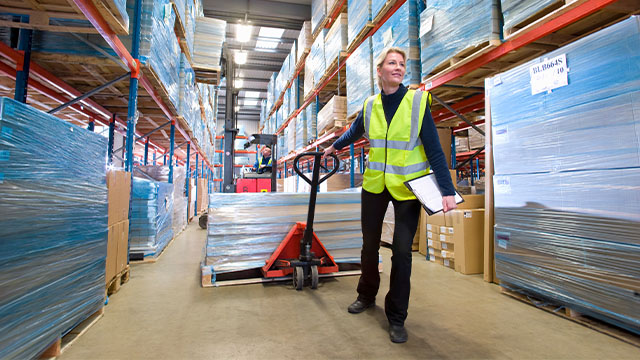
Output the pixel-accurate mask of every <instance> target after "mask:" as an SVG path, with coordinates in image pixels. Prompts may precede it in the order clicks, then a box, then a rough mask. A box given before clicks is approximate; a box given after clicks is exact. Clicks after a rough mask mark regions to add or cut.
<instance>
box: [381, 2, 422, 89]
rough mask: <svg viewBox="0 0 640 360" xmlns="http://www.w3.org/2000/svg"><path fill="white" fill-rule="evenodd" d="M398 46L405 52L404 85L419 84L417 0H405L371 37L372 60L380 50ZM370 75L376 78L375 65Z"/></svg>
mask: <svg viewBox="0 0 640 360" xmlns="http://www.w3.org/2000/svg"><path fill="white" fill-rule="evenodd" d="M391 46H394V47H398V48H401V49H402V50H404V52H405V53H406V54H407V62H406V69H407V72H406V74H405V76H404V81H403V82H402V83H403V84H404V85H406V86H408V85H417V84H420V43H419V41H418V0H407V2H405V3H404V4H403V5H402V6H401V7H400V8H399V9H398V10H396V12H395V13H394V14H393V15H392V16H391V17H390V18H389V20H387V21H386V22H385V23H384V24H383V25H382V26H380V28H379V29H378V31H376V33H375V34H373V37H372V53H373V62H374V64H375V63H376V60H377V58H378V57H379V56H380V54H381V53H382V50H384V49H385V48H388V47H391ZM372 76H373V78H374V79H376V78H377V75H376V69H375V66H374V67H373V69H372Z"/></svg>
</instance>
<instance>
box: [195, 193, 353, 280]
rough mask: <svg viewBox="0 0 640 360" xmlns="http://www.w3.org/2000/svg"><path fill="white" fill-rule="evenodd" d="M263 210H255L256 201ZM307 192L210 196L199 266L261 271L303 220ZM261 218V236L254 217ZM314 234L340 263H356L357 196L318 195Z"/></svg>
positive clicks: (220, 269)
mask: <svg viewBox="0 0 640 360" xmlns="http://www.w3.org/2000/svg"><path fill="white" fill-rule="evenodd" d="M256 195H258V196H260V195H262V196H261V197H260V200H259V202H260V203H261V204H263V206H259V207H257V208H256V206H255V204H256V202H257V201H258V197H257V196H256ZM308 203H309V194H308V193H267V194H250V193H246V194H211V195H209V204H210V207H209V220H208V221H209V224H208V227H207V245H206V258H205V259H204V262H203V266H209V267H211V268H212V270H213V272H214V273H218V274H220V273H226V272H234V271H242V270H250V269H255V268H259V267H262V266H263V265H264V264H265V260H267V259H268V258H269V256H270V255H271V254H272V253H273V251H274V250H275V249H276V248H277V246H278V245H279V244H280V242H281V241H282V240H283V239H284V237H285V236H286V235H287V233H288V232H289V230H291V227H292V226H293V225H294V224H295V222H297V221H302V222H305V221H306V219H307V210H308ZM257 218H258V219H262V220H263V223H262V225H261V230H260V232H256V231H255V219H257ZM313 228H314V232H315V233H316V235H318V238H319V239H320V240H321V241H322V243H323V245H324V246H325V247H326V248H327V250H328V251H329V252H330V253H331V254H332V256H333V257H334V259H335V261H336V262H338V263H341V262H348V263H359V262H360V249H361V247H362V232H361V230H360V193H358V192H348V191H341V192H329V193H319V194H318V197H317V202H316V212H315V221H314V226H313Z"/></svg>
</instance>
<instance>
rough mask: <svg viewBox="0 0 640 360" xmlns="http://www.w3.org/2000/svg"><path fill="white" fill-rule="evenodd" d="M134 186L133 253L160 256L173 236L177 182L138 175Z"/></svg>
mask: <svg viewBox="0 0 640 360" xmlns="http://www.w3.org/2000/svg"><path fill="white" fill-rule="evenodd" d="M134 175H135V174H134ZM132 189H133V190H132V192H131V225H130V228H129V244H130V248H129V256H130V257H132V256H133V257H137V258H140V257H144V258H153V257H157V256H158V255H160V253H161V252H162V250H164V248H165V246H167V244H168V243H169V241H171V239H173V229H172V226H173V224H172V216H173V184H169V183H165V182H158V181H155V180H150V179H147V178H138V177H134V178H133V188H132Z"/></svg>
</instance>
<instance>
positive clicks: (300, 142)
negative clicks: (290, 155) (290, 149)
mask: <svg viewBox="0 0 640 360" xmlns="http://www.w3.org/2000/svg"><path fill="white" fill-rule="evenodd" d="M295 122H296V150H300V149H302V148H303V147H305V146H307V135H308V134H307V116H306V113H305V112H304V111H302V112H300V114H298V116H296V118H295Z"/></svg>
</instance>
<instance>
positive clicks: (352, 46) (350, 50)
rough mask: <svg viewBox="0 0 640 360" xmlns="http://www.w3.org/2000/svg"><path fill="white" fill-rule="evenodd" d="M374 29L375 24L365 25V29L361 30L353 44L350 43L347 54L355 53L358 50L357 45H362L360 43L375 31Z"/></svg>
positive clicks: (368, 23)
mask: <svg viewBox="0 0 640 360" xmlns="http://www.w3.org/2000/svg"><path fill="white" fill-rule="evenodd" d="M374 27H375V25H374V24H373V22H371V21H368V22H367V23H366V24H365V25H364V27H363V28H362V29H360V32H358V34H357V35H356V36H355V37H354V38H353V40H351V42H350V43H349V46H347V52H348V53H349V54H351V53H353V51H354V50H355V49H356V48H357V45H358V44H360V42H361V41H362V40H363V39H364V37H365V36H367V34H368V33H369V31H371V29H373V28H374Z"/></svg>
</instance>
